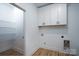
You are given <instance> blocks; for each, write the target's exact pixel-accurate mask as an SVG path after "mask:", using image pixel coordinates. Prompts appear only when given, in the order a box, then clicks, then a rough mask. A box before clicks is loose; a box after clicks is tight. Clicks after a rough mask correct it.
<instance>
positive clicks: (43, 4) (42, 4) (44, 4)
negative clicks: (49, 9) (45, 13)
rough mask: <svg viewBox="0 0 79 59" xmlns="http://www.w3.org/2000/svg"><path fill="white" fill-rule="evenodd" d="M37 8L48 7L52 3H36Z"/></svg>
mask: <svg viewBox="0 0 79 59" xmlns="http://www.w3.org/2000/svg"><path fill="white" fill-rule="evenodd" d="M34 4H35V6H36V7H38V8H39V7H42V6H46V5H48V4H51V3H34Z"/></svg>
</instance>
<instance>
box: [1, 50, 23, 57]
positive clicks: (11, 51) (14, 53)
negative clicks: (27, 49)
mask: <svg viewBox="0 0 79 59" xmlns="http://www.w3.org/2000/svg"><path fill="white" fill-rule="evenodd" d="M0 56H23V54H21V53H19V52H17V51H15V50H14V49H9V50H7V51H4V52H1V53H0Z"/></svg>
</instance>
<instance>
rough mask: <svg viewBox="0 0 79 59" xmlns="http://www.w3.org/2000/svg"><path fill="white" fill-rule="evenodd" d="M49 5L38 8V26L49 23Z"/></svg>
mask: <svg viewBox="0 0 79 59" xmlns="http://www.w3.org/2000/svg"><path fill="white" fill-rule="evenodd" d="M49 10H50V6H45V7H42V8H39V9H38V19H39V26H45V25H50V11H49Z"/></svg>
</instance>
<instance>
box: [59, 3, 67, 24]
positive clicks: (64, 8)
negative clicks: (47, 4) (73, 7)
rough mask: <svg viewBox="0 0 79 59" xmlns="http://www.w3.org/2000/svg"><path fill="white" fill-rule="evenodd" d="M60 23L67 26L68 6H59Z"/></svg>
mask: <svg viewBox="0 0 79 59" xmlns="http://www.w3.org/2000/svg"><path fill="white" fill-rule="evenodd" d="M58 21H59V24H61V25H66V24H67V4H58Z"/></svg>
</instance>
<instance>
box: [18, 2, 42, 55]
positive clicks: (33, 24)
mask: <svg viewBox="0 0 79 59" xmlns="http://www.w3.org/2000/svg"><path fill="white" fill-rule="evenodd" d="M17 5H19V6H20V7H22V8H24V9H25V10H26V12H25V21H24V22H25V25H24V26H25V29H24V30H25V47H26V55H32V54H33V53H34V52H35V51H36V50H37V49H38V48H39V43H40V42H39V32H38V27H37V8H36V7H35V5H34V4H32V3H26V4H17ZM17 47H18V46H17Z"/></svg>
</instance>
